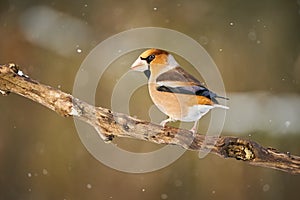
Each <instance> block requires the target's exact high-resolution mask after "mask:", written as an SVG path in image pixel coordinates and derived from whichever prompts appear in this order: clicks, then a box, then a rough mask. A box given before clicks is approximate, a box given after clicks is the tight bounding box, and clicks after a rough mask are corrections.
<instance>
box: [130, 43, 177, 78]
mask: <svg viewBox="0 0 300 200" xmlns="http://www.w3.org/2000/svg"><path fill="white" fill-rule="evenodd" d="M177 66H178V63H177V62H176V60H175V59H174V57H173V56H172V55H171V54H170V53H168V52H167V51H164V50H161V49H148V50H146V51H144V52H143V53H142V54H141V55H140V56H139V57H138V58H137V59H136V61H135V62H134V63H133V64H132V65H131V69H132V70H136V71H141V72H144V73H145V74H146V76H148V77H149V76H150V72H151V73H153V72H155V73H156V74H159V72H160V71H161V72H162V71H165V70H169V69H172V68H174V67H177ZM147 73H149V74H148V75H147Z"/></svg>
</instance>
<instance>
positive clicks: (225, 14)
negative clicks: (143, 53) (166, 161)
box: [0, 0, 300, 200]
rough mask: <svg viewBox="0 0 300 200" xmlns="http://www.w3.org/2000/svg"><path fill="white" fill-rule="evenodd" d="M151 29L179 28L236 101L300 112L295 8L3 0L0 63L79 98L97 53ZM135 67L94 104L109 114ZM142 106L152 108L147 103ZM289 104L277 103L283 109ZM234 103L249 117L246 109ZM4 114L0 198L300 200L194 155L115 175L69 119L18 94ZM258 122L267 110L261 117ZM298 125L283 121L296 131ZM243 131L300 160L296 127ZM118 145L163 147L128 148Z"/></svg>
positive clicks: (276, 183) (298, 11) (111, 76)
mask: <svg viewBox="0 0 300 200" xmlns="http://www.w3.org/2000/svg"><path fill="white" fill-rule="evenodd" d="M144 26H157V27H165V28H170V29H174V30H177V31H180V32H182V33H185V34H187V35H188V36H190V37H192V38H193V39H195V40H197V41H198V42H199V43H200V44H201V45H202V46H203V47H204V48H205V49H206V50H207V51H208V53H209V54H210V55H211V57H212V58H213V60H214V61H215V62H216V64H217V66H218V67H219V70H220V72H221V74H222V77H223V80H224V84H225V87H226V91H227V92H228V95H229V96H230V94H232V96H233V97H234V95H246V96H247V95H248V96H249V94H250V95H251V94H253V93H256V92H264V93H266V94H268V95H270V96H271V97H273V96H275V97H278V96H282V97H290V96H292V97H293V99H294V100H293V102H294V103H295V104H294V105H295V106H293V108H294V109H293V110H295V109H298V107H300V105H299V104H298V103H299V93H300V85H299V81H300V37H299V35H300V1H299V0H289V1H286V0H273V1H238V0H232V1H215V0H214V1H208V0H207V1H205V0H201V1H198V0H190V1H177V0H176V1H167V0H165V1H163V0H160V1H159V0H152V1H132V0H128V1H96V0H87V1H67V0H63V1H58V0H52V1H47V0H43V1H40V0H39V1H37V0H24V1H21V0H2V1H1V2H0V38H1V40H0V63H2V64H4V63H8V62H10V61H13V62H15V63H17V64H19V65H20V66H22V70H23V71H24V72H25V73H26V74H28V75H30V76H31V77H32V78H34V79H37V80H39V81H40V82H43V83H45V84H48V85H51V86H53V87H57V88H60V89H61V90H63V91H66V92H69V93H71V92H72V87H73V81H74V79H75V75H76V72H77V70H78V68H79V67H80V64H81V62H82V61H83V60H84V58H85V57H86V56H87V55H88V53H89V52H90V51H91V50H92V49H93V48H94V47H95V46H96V45H97V44H98V43H100V42H101V41H103V40H105V39H106V38H108V37H110V36H112V35H113V34H116V33H119V32H121V31H124V30H128V29H130V28H136V27H144ZM99 59H100V58H99ZM134 59H135V57H132V58H130V59H127V60H123V61H122V60H121V61H122V62H120V63H121V64H120V65H119V69H117V70H114V71H107V75H106V76H105V78H104V79H103V80H101V81H100V83H99V95H100V94H101V98H100V97H99V96H97V99H98V101H97V105H99V106H104V107H110V99H109V96H110V94H111V90H112V86H111V84H113V83H115V82H116V80H117V79H118V78H119V77H120V76H122V74H123V73H125V72H126V71H128V68H129V65H130V64H131V63H132V62H133V61H134ZM113 69H116V68H113ZM103 96H107V97H108V98H102V97H103ZM233 99H234V98H233ZM285 100H286V101H285ZM137 101H141V102H143V103H145V104H147V105H149V106H150V105H151V100H150V99H148V98H147V99H145V96H143V99H142V100H137ZM289 101H290V100H289V99H284V100H282V101H280V102H282V104H279V107H280V105H282V106H286V105H285V102H289ZM231 102H236V101H231ZM231 104H232V105H231V106H232V107H235V108H244V107H245V108H247V107H248V105H247V99H243V101H238V102H237V104H239V105H236V104H234V103H231ZM138 106H139V105H137V110H139V109H140V108H139V107H138ZM142 106H144V105H142ZM297 106H298V107H297ZM249 107H250V105H249ZM284 108H285V107H284ZM271 109H272V108H271ZM276 109H277V108H274V110H275V111H276ZM285 110H286V109H285ZM293 110H291V112H292V111H293ZM0 113H1V115H0V199H39V200H40V199H66V200H69V199H149V200H150V199H228V198H230V199H254V198H255V199H299V195H298V191H297V190H298V189H299V185H300V177H299V176H292V175H289V174H286V173H283V172H280V171H275V170H271V169H263V168H259V167H254V166H249V165H246V164H244V163H242V162H238V161H234V160H224V159H221V158H219V157H217V156H214V155H209V156H207V157H205V158H204V159H199V158H198V156H197V154H196V153H194V152H186V153H185V154H184V155H183V156H182V157H181V158H180V159H179V160H177V161H176V162H175V163H173V164H172V165H170V166H168V167H166V168H164V169H161V170H159V171H155V172H151V173H147V174H128V173H124V172H119V171H116V170H113V169H111V168H109V167H106V166H105V165H103V164H102V163H100V162H99V161H97V160H96V159H94V158H93V156H91V155H90V154H89V153H88V152H87V150H86V149H85V147H84V145H83V144H82V143H81V141H80V139H79V137H78V135H77V133H76V129H75V127H74V123H73V120H72V119H71V118H70V119H64V118H61V117H60V116H58V115H57V114H56V113H54V112H51V111H49V110H47V109H45V108H43V107H42V106H40V105H38V104H36V103H33V102H31V101H29V100H27V99H24V98H22V97H20V96H16V95H13V94H12V95H9V96H8V97H0ZM275 113H276V114H275V115H279V116H280V115H281V112H275ZM288 114H289V112H287V114H286V116H288ZM296 114H297V113H296ZM236 115H237V116H238V117H240V118H243V116H244V115H245V116H246V115H247V113H244V112H240V113H236ZM255 115H256V116H263V115H264V112H260V110H259V109H258V110H257V111H256V112H255ZM138 116H139V117H140V118H146V115H145V116H143V115H142V114H141V115H138ZM229 116H231V115H230V114H229ZM298 116H299V115H293V116H289V117H291V118H290V119H289V120H286V121H283V122H285V125H286V126H287V127H288V126H289V125H290V124H291V126H292V125H293V124H297V123H295V122H297V121H298V120H299V118H298ZM253 118H255V117H253ZM270 120H271V119H270ZM232 121H233V123H232ZM232 121H231V118H230V117H228V118H227V119H226V124H225V127H229V128H226V133H224V134H228V135H230V134H231V130H234V127H232V126H234V125H235V124H236V123H235V122H234V120H232ZM271 121H272V120H271ZM203 123H205V120H204V122H202V124H203ZM231 123H232V124H233V125H231V126H229V125H228V124H231ZM230 127H231V128H230ZM262 127H263V125H262ZM243 130H244V129H243ZM245 130H246V131H245V132H240V133H239V136H241V137H245V138H251V139H253V140H255V141H258V142H259V143H261V144H264V145H266V146H272V147H275V148H278V149H280V150H282V151H289V152H291V153H292V154H296V155H300V146H299V139H300V136H299V133H300V131H299V129H297V127H296V128H294V129H293V131H289V130H288V129H284V130H285V132H282V131H279V132H280V133H278V134H273V133H272V132H269V131H268V130H270V129H268V128H266V129H264V128H262V129H258V128H257V127H255V126H253V127H251V124H250V128H249V127H248V129H245ZM290 132H292V133H290ZM235 134H236V133H235ZM117 143H118V144H120V145H121V146H122V147H124V148H126V145H127V146H128V145H129V146H130V147H132V146H133V149H141V148H140V147H141V146H142V147H143V148H146V149H147V148H150V149H151V148H158V147H157V146H156V145H149V144H146V143H144V142H137V141H131V140H125V139H118V140H117ZM130 147H129V149H130ZM133 165H134V163H133ZM297 195H298V196H297Z"/></svg>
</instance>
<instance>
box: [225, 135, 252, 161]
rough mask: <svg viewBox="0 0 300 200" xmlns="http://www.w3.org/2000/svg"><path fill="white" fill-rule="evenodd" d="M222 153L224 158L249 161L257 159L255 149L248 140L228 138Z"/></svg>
mask: <svg viewBox="0 0 300 200" xmlns="http://www.w3.org/2000/svg"><path fill="white" fill-rule="evenodd" d="M221 152H222V154H223V155H224V156H226V157H230V158H235V159H237V160H243V161H249V160H253V159H254V158H255V154H254V151H253V147H252V145H251V144H250V142H248V141H247V140H241V139H238V138H226V139H225V141H224V143H223V146H222V147H221Z"/></svg>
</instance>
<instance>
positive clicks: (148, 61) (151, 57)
mask: <svg viewBox="0 0 300 200" xmlns="http://www.w3.org/2000/svg"><path fill="white" fill-rule="evenodd" d="M154 58H155V55H154V54H151V55H150V56H148V57H147V58H142V57H141V59H142V60H146V61H147V63H148V64H150V62H151V61H152V60H153V59H154Z"/></svg>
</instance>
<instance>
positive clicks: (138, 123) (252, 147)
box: [0, 63, 300, 174]
mask: <svg viewBox="0 0 300 200" xmlns="http://www.w3.org/2000/svg"><path fill="white" fill-rule="evenodd" d="M10 92H12V93H15V94H18V95H21V96H24V97H26V98H28V99H31V100H33V101H35V102H37V103H40V104H42V105H44V106H45V107H47V108H49V109H51V110H53V111H55V112H57V113H58V114H60V115H62V116H65V117H68V116H73V117H76V118H78V119H80V120H82V121H84V122H86V123H88V124H90V125H92V126H93V127H94V128H95V129H96V131H97V132H98V133H99V135H100V136H102V138H103V139H106V140H112V139H113V138H114V137H129V138H134V139H139V140H145V141H149V142H153V143H157V144H174V145H178V146H181V147H183V148H185V149H187V150H193V151H205V150H210V153H214V154H217V155H219V156H221V157H223V158H236V159H237V160H242V161H244V162H246V163H248V164H251V165H257V166H261V167H267V168H273V169H277V170H281V171H284V172H288V173H291V174H300V157H299V156H293V155H291V154H290V153H281V152H279V151H277V150H276V149H274V148H265V147H263V146H261V145H260V144H258V143H256V142H255V141H251V140H247V139H242V138H237V137H232V136H220V137H214V136H205V135H201V134H196V135H195V136H193V135H192V134H191V132H190V131H187V130H184V129H179V128H174V127H168V126H166V127H162V126H159V125H156V124H153V123H150V122H147V121H144V120H140V119H136V118H133V117H131V116H128V115H125V114H122V113H117V112H113V111H111V110H109V109H106V108H101V107H94V106H92V105H89V104H87V103H86V102H83V101H81V100H79V99H77V98H75V97H73V96H72V95H70V94H67V93H64V92H62V91H60V90H58V89H55V88H52V87H50V86H46V85H43V84H40V83H38V82H37V81H35V80H33V79H31V78H30V77H29V76H27V75H25V74H24V73H23V72H22V71H21V70H20V69H19V67H18V66H17V65H15V64H13V63H10V64H6V65H0V93H2V94H3V95H7V94H9V93H10Z"/></svg>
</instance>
